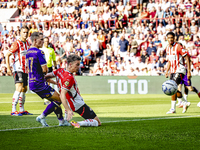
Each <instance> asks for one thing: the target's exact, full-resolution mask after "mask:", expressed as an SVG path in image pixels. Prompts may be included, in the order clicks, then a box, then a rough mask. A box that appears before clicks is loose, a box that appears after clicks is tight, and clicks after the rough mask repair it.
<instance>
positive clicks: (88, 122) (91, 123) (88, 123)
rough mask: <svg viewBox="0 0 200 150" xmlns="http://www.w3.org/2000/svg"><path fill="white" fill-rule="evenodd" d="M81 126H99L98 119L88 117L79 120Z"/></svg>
mask: <svg viewBox="0 0 200 150" xmlns="http://www.w3.org/2000/svg"><path fill="white" fill-rule="evenodd" d="M78 123H79V124H80V126H85V127H97V126H98V121H96V120H95V119H86V120H84V121H79V122H78Z"/></svg>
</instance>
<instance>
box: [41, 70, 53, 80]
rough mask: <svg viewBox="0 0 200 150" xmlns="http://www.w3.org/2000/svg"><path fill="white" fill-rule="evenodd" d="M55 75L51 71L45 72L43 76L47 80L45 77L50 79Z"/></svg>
mask: <svg viewBox="0 0 200 150" xmlns="http://www.w3.org/2000/svg"><path fill="white" fill-rule="evenodd" d="M54 77H55V76H54V75H53V73H52V72H50V73H47V74H46V75H45V76H44V78H45V79H46V80H47V79H51V78H54Z"/></svg>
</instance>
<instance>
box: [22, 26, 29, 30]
mask: <svg viewBox="0 0 200 150" xmlns="http://www.w3.org/2000/svg"><path fill="white" fill-rule="evenodd" d="M22 29H27V30H28V31H29V28H28V27H27V26H22V27H21V30H22Z"/></svg>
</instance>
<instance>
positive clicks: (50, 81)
mask: <svg viewBox="0 0 200 150" xmlns="http://www.w3.org/2000/svg"><path fill="white" fill-rule="evenodd" d="M46 80H47V82H49V83H52V84H55V85H56V84H57V82H56V81H54V80H52V79H46Z"/></svg>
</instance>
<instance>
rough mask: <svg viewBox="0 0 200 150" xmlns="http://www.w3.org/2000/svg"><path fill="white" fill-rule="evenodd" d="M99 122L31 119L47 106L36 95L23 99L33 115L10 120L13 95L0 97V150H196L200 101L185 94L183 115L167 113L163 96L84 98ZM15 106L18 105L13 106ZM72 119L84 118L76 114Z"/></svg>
mask: <svg viewBox="0 0 200 150" xmlns="http://www.w3.org/2000/svg"><path fill="white" fill-rule="evenodd" d="M82 96H83V98H84V100H85V102H86V103H87V104H88V105H89V106H90V107H91V108H92V109H93V110H94V111H95V112H96V114H97V115H98V116H99V118H100V120H101V121H102V126H100V127H81V128H79V129H75V128H73V127H58V126H57V125H58V121H57V118H56V116H55V114H51V115H50V116H48V117H47V123H48V124H49V125H50V126H51V127H48V128H42V127H41V125H40V124H39V123H38V122H36V121H35V119H36V117H37V116H38V115H39V114H41V113H42V111H43V110H44V109H45V107H46V105H44V104H43V100H41V99H40V98H39V97H38V96H37V95H35V94H27V95H26V104H25V109H26V110H28V111H29V112H31V113H33V114H34V115H32V116H22V117H16V116H10V112H11V101H12V94H0V150H23V149H25V150H74V149H81V150H90V149H91V150H93V149H97V150H161V149H162V150H165V149H166V150H179V149H180V150H181V149H184V150H199V148H200V118H199V117H200V108H199V107H197V103H198V102H199V101H200V100H199V98H198V97H197V95H189V101H190V102H191V106H190V107H189V109H188V111H187V112H186V113H185V114H182V108H177V113H176V114H170V115H166V112H167V111H168V110H169V108H170V106H171V102H170V97H168V96H166V95H164V94H163V95H158V94H157V95H156V94H155V95H82ZM17 108H18V106H17ZM73 120H75V121H79V120H83V119H82V118H81V117H79V116H78V115H77V114H75V116H74V118H73Z"/></svg>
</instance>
